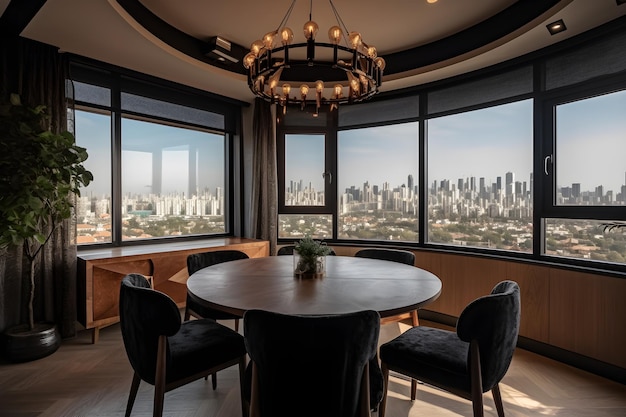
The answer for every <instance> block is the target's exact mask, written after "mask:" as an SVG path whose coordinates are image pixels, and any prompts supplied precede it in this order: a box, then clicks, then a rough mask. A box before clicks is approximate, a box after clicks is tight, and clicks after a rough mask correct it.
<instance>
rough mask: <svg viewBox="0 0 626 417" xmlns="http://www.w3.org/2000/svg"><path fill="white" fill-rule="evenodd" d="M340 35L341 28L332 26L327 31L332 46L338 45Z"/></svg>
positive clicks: (341, 33)
mask: <svg viewBox="0 0 626 417" xmlns="http://www.w3.org/2000/svg"><path fill="white" fill-rule="evenodd" d="M342 35H343V32H342V31H341V28H340V27H339V26H332V27H331V28H330V29H328V39H329V40H330V43H332V44H333V45H337V44H339V41H340V40H341V36H342Z"/></svg>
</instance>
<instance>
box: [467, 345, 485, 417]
mask: <svg viewBox="0 0 626 417" xmlns="http://www.w3.org/2000/svg"><path fill="white" fill-rule="evenodd" d="M470 372H471V374H470V375H471V383H472V407H473V409H474V417H484V413H485V411H484V408H483V382H482V375H481V371H480V351H479V349H478V342H477V341H475V340H472V341H471V342H470Z"/></svg>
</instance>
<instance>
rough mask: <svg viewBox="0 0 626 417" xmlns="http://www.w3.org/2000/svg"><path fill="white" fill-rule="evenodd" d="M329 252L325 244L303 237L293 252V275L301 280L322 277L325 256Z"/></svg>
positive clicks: (309, 237)
mask: <svg viewBox="0 0 626 417" xmlns="http://www.w3.org/2000/svg"><path fill="white" fill-rule="evenodd" d="M330 252H331V249H330V247H328V245H326V243H325V242H320V241H317V240H314V239H313V238H311V236H308V235H307V236H305V237H304V238H303V239H302V240H300V241H299V242H298V243H297V244H296V246H295V248H294V251H293V263H294V274H295V275H296V276H300V277H303V278H319V277H322V276H323V275H324V271H325V268H326V255H328V254H329V253H330Z"/></svg>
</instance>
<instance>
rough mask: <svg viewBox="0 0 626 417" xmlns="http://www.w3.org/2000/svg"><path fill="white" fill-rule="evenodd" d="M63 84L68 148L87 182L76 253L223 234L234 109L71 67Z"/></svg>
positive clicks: (196, 95) (228, 226)
mask: <svg viewBox="0 0 626 417" xmlns="http://www.w3.org/2000/svg"><path fill="white" fill-rule="evenodd" d="M73 78H74V79H73V86H74V96H75V97H74V98H75V103H76V104H75V108H76V110H75V112H74V118H73V122H74V129H75V132H76V141H77V143H78V144H79V145H80V146H83V147H85V148H86V149H87V152H88V153H89V158H88V160H87V161H86V164H85V165H86V168H87V169H89V170H90V171H91V172H92V173H93V174H94V181H93V182H92V183H91V184H90V185H89V186H88V187H86V188H85V189H83V190H81V198H80V200H79V201H78V204H77V219H78V228H77V235H78V239H77V241H78V244H81V245H86V244H113V245H120V244H124V243H130V242H135V241H140V240H141V241H146V240H150V239H162V238H177V237H183V236H186V237H194V236H195V237H202V236H211V235H213V236H214V235H221V236H223V235H226V234H228V233H230V232H231V230H232V229H233V224H232V222H233V220H232V219H233V217H234V216H233V211H232V206H233V204H232V198H233V190H231V188H230V187H231V184H234V183H235V181H233V180H232V178H231V177H232V175H233V170H234V162H233V161H234V160H235V158H234V157H233V155H232V153H233V145H232V138H233V131H234V130H235V126H236V125H237V121H238V119H239V117H240V108H239V106H235V105H232V104H229V103H221V102H218V101H216V99H211V98H207V97H204V96H202V93H200V92H195V91H194V92H189V91H182V89H181V90H180V91H179V90H176V89H172V88H171V87H172V86H169V85H167V84H166V83H164V84H159V83H160V81H159V83H157V81H153V80H150V81H146V80H141V81H140V80H137V79H134V78H130V77H126V76H120V75H119V74H116V73H109V72H107V71H104V70H98V69H94V68H92V67H87V66H83V65H81V64H75V66H74V67H73ZM154 83H157V84H154Z"/></svg>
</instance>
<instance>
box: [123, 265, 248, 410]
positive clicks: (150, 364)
mask: <svg viewBox="0 0 626 417" xmlns="http://www.w3.org/2000/svg"><path fill="white" fill-rule="evenodd" d="M119 306H120V324H121V329H122V338H123V340H124V347H125V349H126V354H127V355H128V360H129V361H130V364H131V366H132V367H133V370H134V371H135V373H134V375H133V382H132V385H131V388H130V394H129V396H128V404H127V406H126V417H128V416H130V413H131V411H132V409H133V404H134V403H135V397H136V396H137V390H138V389H139V384H140V383H141V381H142V380H143V381H145V382H147V383H149V384H152V385H154V409H153V415H154V416H161V415H162V414H163V399H164V395H165V393H166V392H167V391H170V390H173V389H174V388H178V387H180V386H182V385H185V384H187V383H189V382H192V381H195V380H197V379H200V378H203V377H206V376H207V375H209V374H214V373H215V372H217V371H219V370H222V369H224V368H228V367H230V366H233V365H237V364H238V365H239V378H240V388H241V387H242V386H243V378H244V373H245V368H246V348H245V345H244V340H243V336H241V335H240V334H239V333H236V332H234V331H233V330H231V329H229V328H228V327H225V326H223V325H221V324H218V323H216V322H215V321H213V320H210V319H202V320H192V321H187V322H184V323H182V324H181V319H180V311H179V310H178V307H177V306H176V303H175V302H174V301H173V300H172V299H171V298H170V297H169V296H168V295H166V294H164V293H162V292H159V291H156V290H153V289H152V288H150V284H149V283H148V280H146V278H145V277H144V276H143V275H139V274H129V275H127V276H125V277H124V278H123V280H122V284H121V288H120V304H119ZM242 394H243V390H242ZM241 404H242V412H243V415H244V416H246V415H247V407H245V406H244V404H245V403H244V401H242V403H241Z"/></svg>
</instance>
